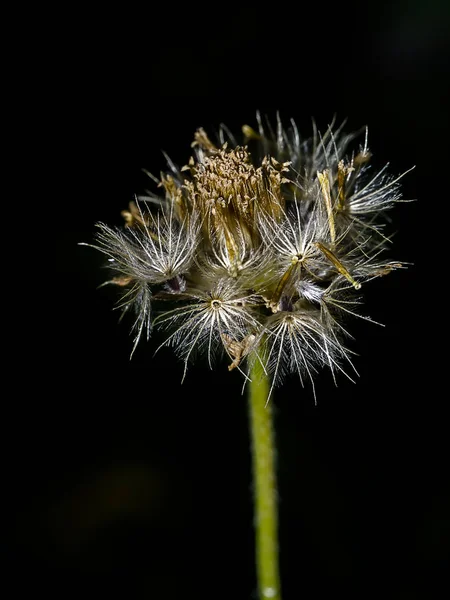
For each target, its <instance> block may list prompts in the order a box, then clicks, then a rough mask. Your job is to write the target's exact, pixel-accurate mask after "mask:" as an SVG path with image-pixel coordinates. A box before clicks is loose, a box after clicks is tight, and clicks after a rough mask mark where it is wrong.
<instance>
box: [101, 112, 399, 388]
mask: <svg viewBox="0 0 450 600" xmlns="http://www.w3.org/2000/svg"><path fill="white" fill-rule="evenodd" d="M257 121H258V126H257V128H256V130H254V129H252V128H251V127H249V126H247V125H245V126H244V127H243V128H242V133H243V137H242V139H241V140H240V141H239V142H238V141H236V139H235V137H234V136H233V135H232V134H231V133H230V132H229V131H228V130H227V129H226V128H225V127H221V128H220V129H219V132H218V134H217V139H216V140H215V141H212V140H211V139H210V137H208V135H207V134H206V132H205V131H204V130H203V129H199V130H198V131H197V132H196V133H195V136H194V141H193V143H192V155H191V156H190V157H188V158H187V164H186V165H185V166H184V167H182V168H181V169H179V168H178V167H177V166H176V165H174V164H173V163H172V161H171V160H170V159H168V169H167V172H165V173H162V174H161V175H160V177H159V178H158V179H156V178H153V177H152V179H153V181H156V182H157V187H155V190H154V191H152V192H148V193H147V195H146V196H141V197H138V198H136V200H135V201H134V202H132V203H131V204H130V205H129V207H128V210H126V211H123V213H122V214H123V217H124V219H125V222H124V224H123V226H121V227H110V226H108V225H105V224H103V223H99V224H98V232H97V234H96V240H95V242H94V243H93V244H91V246H93V247H94V248H96V249H98V250H100V251H101V252H102V253H103V254H105V255H106V256H107V257H108V261H109V262H108V265H109V267H110V269H111V271H112V276H111V278H110V279H109V280H108V281H107V282H106V283H110V284H112V285H115V286H118V287H119V288H120V289H121V297H120V300H119V304H118V306H119V307H120V309H121V310H122V313H123V314H124V313H127V312H128V311H131V312H133V313H134V321H133V324H132V330H133V332H134V342H133V348H132V353H133V352H134V350H135V348H136V346H137V344H138V342H139V340H140V339H141V337H142V336H143V334H144V332H145V333H146V336H147V338H148V337H149V335H150V332H151V330H152V327H153V326H154V327H161V328H162V329H163V330H164V331H165V332H166V333H165V335H166V337H165V341H164V342H163V344H162V345H167V346H171V347H173V348H174V350H175V352H176V354H177V355H178V356H179V357H181V359H182V360H183V361H184V365H185V369H184V372H185V373H186V369H187V366H188V364H189V362H191V361H193V360H195V359H196V358H197V357H199V356H202V355H203V356H205V357H206V358H207V361H208V363H209V365H210V366H211V368H212V367H213V365H214V364H215V358H216V357H219V358H220V357H221V356H222V357H223V356H225V357H226V359H227V360H228V369H229V370H230V371H232V370H234V369H237V370H239V371H241V373H242V374H243V376H244V381H245V380H248V378H249V372H250V369H251V366H252V365H253V364H254V362H255V361H258V362H260V363H261V365H262V367H263V370H264V371H265V372H266V373H268V374H269V375H270V376H271V378H272V384H271V388H270V394H269V396H270V395H271V394H272V391H273V388H274V386H276V385H278V384H280V383H281V382H282V381H283V380H284V378H285V376H286V375H288V374H291V373H296V374H298V376H299V378H300V382H301V383H302V385H303V383H304V381H305V379H306V380H310V382H311V383H312V386H313V390H314V378H315V376H316V375H317V373H318V372H319V370H320V369H322V368H323V367H327V368H329V369H330V371H331V373H332V375H333V378H334V377H335V375H336V374H337V373H338V372H341V373H345V374H346V375H347V376H349V375H348V370H354V369H353V365H352V362H351V352H350V350H349V349H347V347H346V346H345V345H344V340H345V338H348V337H349V332H348V330H347V325H346V323H347V317H348V316H349V315H356V316H359V317H362V318H364V319H368V320H370V319H369V318H368V317H366V316H364V315H361V314H360V312H359V310H358V307H359V304H360V303H361V298H360V290H361V287H362V285H365V283H366V282H368V281H370V280H371V279H373V278H377V277H380V276H383V275H386V274H388V273H390V272H391V271H393V270H395V269H398V268H401V267H403V266H404V265H403V263H400V262H394V261H391V260H383V255H384V253H385V251H386V249H387V248H389V247H390V240H389V238H388V235H387V234H386V232H385V225H386V222H387V220H386V219H385V213H386V211H388V210H389V209H391V208H392V207H393V206H394V205H395V204H396V203H397V202H399V201H401V199H402V198H401V194H400V188H399V185H400V184H399V181H400V179H401V177H402V176H403V175H404V174H403V175H400V176H398V177H391V176H389V175H388V174H387V165H386V166H384V167H383V168H381V170H378V171H376V172H373V171H372V169H371V164H370V160H371V154H370V152H369V150H368V146H367V130H366V132H365V138H364V142H363V144H362V145H360V146H359V150H358V151H353V152H349V150H348V148H349V146H350V144H351V143H352V142H353V141H354V139H355V137H356V135H355V134H351V135H345V134H344V133H343V132H342V127H339V128H337V129H334V126H333V125H331V126H329V127H328V129H327V130H326V131H325V133H324V134H323V135H321V134H320V133H319V132H318V131H317V129H316V128H315V126H314V127H313V135H312V136H311V137H310V138H307V139H305V140H303V139H302V138H301V137H300V135H299V132H298V130H297V127H296V125H295V123H294V122H291V123H290V125H289V127H287V128H286V127H285V126H284V125H283V124H282V123H281V121H280V120H279V119H278V120H277V124H276V130H275V131H273V129H272V128H271V126H270V124H266V123H263V121H262V119H261V117H260V116H259V114H258V115H257Z"/></svg>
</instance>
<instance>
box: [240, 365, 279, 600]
mask: <svg viewBox="0 0 450 600" xmlns="http://www.w3.org/2000/svg"><path fill="white" fill-rule="evenodd" d="M268 394H269V378H268V376H267V374H266V373H265V372H264V370H263V368H262V366H261V364H260V363H259V361H257V360H256V361H255V364H254V366H253V369H252V372H251V382H250V384H249V395H248V400H249V402H248V404H249V421H250V429H251V438H252V454H253V482H254V485H253V488H254V510H255V517H254V519H255V520H254V522H255V535H256V540H255V541H256V547H255V551H256V575H257V584H258V592H259V598H260V600H266V599H267V598H271V599H272V600H281V591H280V577H279V571H278V541H277V537H278V536H277V531H278V517H277V487H276V477H275V456H274V454H275V452H274V435H273V428H272V408H271V404H270V403H268V404H267V398H268Z"/></svg>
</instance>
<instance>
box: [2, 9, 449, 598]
mask: <svg viewBox="0 0 450 600" xmlns="http://www.w3.org/2000/svg"><path fill="white" fill-rule="evenodd" d="M23 22H24V26H23V29H24V31H23V36H22V37H21V38H19V39H20V40H23V41H22V42H20V43H19V42H18V43H17V52H19V51H20V52H22V55H23V59H24V60H23V63H24V65H25V66H26V68H24V69H23V70H18V72H17V74H16V75H17V80H18V84H20V86H21V89H23V93H22V94H20V109H19V110H20V111H21V113H22V117H23V119H24V122H25V123H26V125H25V127H23V128H22V129H21V130H20V134H19V133H18V134H17V135H18V137H17V139H18V140H19V143H18V147H19V149H18V153H17V157H18V162H19V174H18V175H17V178H16V182H15V187H16V190H15V191H16V193H15V198H13V199H10V200H8V202H9V211H10V210H11V208H12V206H13V204H12V200H14V201H17V206H18V210H17V211H16V212H13V214H12V215H10V214H9V212H8V214H7V215H6V217H5V218H7V219H8V221H9V225H11V226H12V228H13V229H14V231H16V232H17V231H20V230H21V223H22V221H26V222H28V223H30V222H31V224H32V228H33V230H34V234H35V235H31V237H30V238H29V243H28V240H25V251H24V254H23V256H24V258H21V259H20V262H21V267H20V272H19V277H18V278H14V283H12V282H11V283H10V286H9V287H8V290H9V293H10V295H11V296H12V297H13V298H15V297H17V296H18V295H19V296H20V297H25V298H26V300H25V302H24V306H23V310H22V308H20V309H19V308H17V312H16V309H15V307H16V306H17V307H18V306H19V304H17V305H16V304H12V309H10V311H11V312H12V315H11V322H18V323H19V325H21V326H23V330H22V329H21V330H20V332H19V333H18V334H17V336H16V341H15V345H14V346H13V351H12V352H11V355H12V356H11V361H12V364H13V368H17V370H14V371H12V372H11V373H10V372H9V368H8V370H7V372H6V373H5V376H4V377H5V380H6V381H10V382H12V384H13V385H12V387H6V388H5V389H6V390H9V391H6V393H5V400H4V402H5V405H6V406H7V409H6V411H5V422H4V428H5V430H6V431H5V434H6V435H5V440H6V442H7V444H6V448H7V449H6V451H5V453H4V459H5V462H6V466H7V468H6V476H5V488H6V499H7V508H6V511H5V513H4V515H5V525H6V529H7V531H8V532H10V534H8V536H7V538H6V540H7V543H6V546H5V548H6V552H7V556H8V558H12V563H13V564H12V570H11V571H9V572H10V573H13V574H14V577H15V591H13V592H10V593H9V595H8V596H7V597H8V598H22V597H25V594H29V593H30V592H31V593H33V594H39V595H40V594H42V595H43V596H45V597H47V598H72V597H80V595H88V594H89V595H92V596H97V597H99V598H115V597H121V598H127V599H130V600H134V599H141V598H142V599H144V598H152V599H153V598H155V599H161V600H165V599H172V598H186V597H192V598H197V599H213V598H214V599H216V598H217V599H221V598H227V599H237V600H241V599H250V598H252V597H254V590H255V579H254V572H253V531H252V496H251V475H250V454H249V439H248V433H247V410H246V399H245V395H244V396H242V395H241V380H240V378H239V376H238V374H237V373H235V372H233V373H231V374H229V373H228V371H227V368H226V365H225V364H222V365H218V367H217V369H216V370H215V371H210V370H209V369H208V368H207V366H206V365H205V364H198V365H194V366H192V367H191V368H190V369H189V372H188V376H187V378H186V380H185V382H184V383H183V384H182V385H181V384H180V381H181V376H182V365H181V364H180V362H179V361H177V359H176V358H175V357H174V355H173V354H172V352H171V351H170V350H162V351H161V352H159V353H158V354H157V355H156V356H153V353H154V351H155V349H156V347H157V345H158V343H159V342H160V341H161V339H160V338H159V337H158V335H156V336H155V337H154V338H152V339H151V340H150V342H149V343H148V344H145V343H143V344H141V345H140V346H139V348H138V350H137V352H136V354H135V356H134V358H133V360H132V361H130V360H129V354H130V351H131V346H132V339H131V337H130V335H129V325H130V322H129V321H128V320H127V319H125V320H124V321H123V322H122V323H121V324H118V317H119V314H118V312H117V311H114V310H113V306H114V301H115V295H114V290H111V289H110V288H107V287H105V288H101V289H97V288H98V286H99V285H100V284H101V283H102V282H103V281H104V279H105V271H104V270H103V259H102V256H101V255H100V254H99V253H97V252H95V251H94V250H91V249H89V248H86V247H81V246H79V245H78V243H79V242H90V241H92V239H93V234H94V230H95V227H94V225H95V223H96V222H97V221H103V222H106V223H108V224H110V225H119V224H121V222H122V221H121V217H120V211H121V210H122V209H124V208H126V207H127V205H128V203H129V201H130V200H132V199H133V195H134V193H136V192H138V193H139V192H140V191H142V189H143V186H144V183H145V179H144V176H143V174H142V172H141V169H142V168H147V169H148V170H150V171H152V172H153V173H155V174H159V171H160V170H162V169H164V168H165V164H166V163H165V159H164V156H163V153H162V151H165V152H167V153H168V154H169V156H170V157H171V158H172V159H173V160H174V162H176V163H178V164H180V165H182V164H185V162H186V161H187V159H188V158H189V156H190V143H191V141H192V138H193V134H194V132H195V130H196V129H197V128H198V127H200V126H202V127H204V128H205V129H206V130H207V131H209V132H211V133H214V131H216V130H217V128H218V126H219V125H220V123H225V124H226V125H227V126H228V127H229V128H230V129H231V130H232V131H235V132H239V129H240V127H241V125H242V124H244V123H248V124H250V125H253V126H255V124H256V118H255V117H256V111H257V110H259V111H261V113H262V114H266V115H267V116H268V117H269V118H271V119H274V118H275V115H276V112H277V111H279V112H280V115H281V117H282V118H283V119H285V120H286V121H288V120H289V119H290V118H293V119H294V120H295V121H296V123H297V125H298V127H299V129H300V131H301V133H303V135H304V136H309V134H310V132H311V118H314V119H315V120H316V122H317V124H318V126H319V128H321V129H324V128H326V127H327V125H328V124H329V123H330V121H331V120H332V118H333V116H334V115H336V116H337V121H338V122H339V121H341V120H343V119H345V118H346V119H347V126H346V129H347V130H349V131H351V130H353V129H358V128H360V127H361V126H364V125H368V127H369V143H370V147H371V150H372V152H373V155H374V159H373V160H374V162H375V164H376V165H377V166H382V165H384V163H385V162H389V163H390V172H391V173H401V172H403V171H406V170H407V169H409V168H410V167H411V166H413V165H416V168H415V170H414V171H412V172H411V173H409V174H408V175H407V176H406V177H405V178H404V180H403V194H404V197H405V198H406V199H417V202H413V203H409V204H402V205H399V206H398V207H396V208H395V210H394V211H393V213H392V217H393V223H392V230H394V231H396V232H397V233H396V235H395V237H394V243H393V248H392V257H393V258H394V259H398V260H402V261H405V262H409V263H412V266H410V267H409V268H408V269H407V270H404V271H399V272H396V273H394V274H392V275H390V276H389V277H386V278H383V279H382V280H380V281H379V282H373V283H372V284H370V285H367V286H366V288H367V289H365V290H364V296H365V300H366V304H365V312H366V314H369V315H370V316H371V317H372V318H373V319H375V320H376V321H380V322H382V323H384V324H385V325H386V327H384V328H381V327H377V326H375V325H371V324H369V323H366V322H364V321H358V322H355V321H353V323H352V325H351V331H352V332H353V333H354V335H355V340H354V342H351V347H352V349H353V350H354V351H355V352H356V353H357V356H356V358H355V366H356V368H357V370H358V371H359V373H360V378H359V379H358V381H357V383H356V384H353V383H350V382H349V381H347V380H346V379H345V378H344V377H340V378H339V379H338V386H337V387H335V386H334V384H333V382H332V380H331V377H330V375H329V374H328V373H324V375H323V377H322V378H320V379H319V380H318V381H317V397H318V405H317V406H314V401H313V396H312V391H311V389H310V387H309V386H307V387H306V388H305V389H302V388H301V387H300V386H299V384H298V381H297V380H295V379H294V378H293V379H292V380H288V381H287V383H286V385H285V386H284V387H283V388H280V389H279V390H278V391H277V392H276V395H275V398H274V408H275V413H276V414H275V419H276V434H277V439H278V469H279V495H280V543H281V555H280V559H281V571H282V579H283V585H284V598H285V599H286V600H295V599H296V598H304V599H309V598H328V597H329V596H330V594H333V595H334V594H344V595H345V596H346V597H347V598H359V599H361V598H364V599H367V598H380V597H382V598H384V599H391V598H392V599H394V598H395V599H396V600H399V599H403V598H405V599H406V598H407V599H416V598H417V599H419V598H420V599H422V598H423V599H427V600H428V599H431V598H442V597H445V595H446V594H445V590H446V591H447V593H448V591H449V590H448V583H447V582H446V578H447V577H448V572H449V567H450V562H449V554H450V483H449V473H448V458H449V439H448V415H449V411H448V408H447V403H448V391H447V378H446V370H447V365H446V362H444V361H446V359H447V355H448V351H447V348H446V346H445V343H446V338H447V337H448V336H447V333H448V332H447V329H448V326H447V323H448V318H447V314H446V312H445V311H446V310H447V294H446V292H445V288H443V286H444V285H445V277H446V275H447V270H448V269H447V266H445V267H444V260H445V259H446V258H447V255H448V241H447V240H448V234H447V228H448V190H447V179H448V175H447V170H448V160H449V158H450V157H449V151H448V133H449V116H448V104H447V102H446V100H445V88H446V85H447V84H448V83H449V68H450V62H449V59H450V45H449V39H450V37H449V36H450V9H449V4H448V2H445V1H444V0H430V1H428V2H418V1H415V2H414V1H413V2H411V1H409V2H408V1H406V0H404V1H401V0H396V1H394V2H391V3H382V2H374V1H369V2H365V3H364V2H359V3H356V2H345V3H336V4H334V5H329V4H326V3H322V4H319V3H307V4H306V3H305V6H303V3H295V4H292V5H289V3H272V4H268V5H262V4H261V5H257V4H252V5H248V4H244V3H237V4H233V3H209V4H206V5H204V6H202V5H200V4H189V3H188V4H183V5H182V6H181V7H180V6H177V5H176V4H175V3H173V4H169V3H166V4H163V3H158V6H154V5H152V4H150V3H149V4H147V5H146V4H143V5H136V6H135V7H132V6H126V7H125V6H123V5H117V7H116V8H113V7H112V6H106V5H105V8H104V9H100V8H94V7H93V6H91V5H89V6H88V5H86V6H85V7H83V6H82V5H79V4H78V5H73V6H71V7H65V8H59V9H56V8H52V9H42V8H40V9H39V10H36V11H35V13H34V14H33V13H27V17H26V19H23ZM30 33H32V35H30ZM35 213H37V220H36V219H35V217H34V216H33V217H31V218H30V216H29V215H32V214H33V215H34V214H35ZM13 215H14V216H13ZM32 244H33V245H32ZM8 259H9V257H8ZM30 266H31V270H32V271H33V272H34V278H33V279H28V280H24V278H23V276H22V270H23V269H29V267H30ZM15 327H16V326H15ZM22 331H23V333H22Z"/></svg>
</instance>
